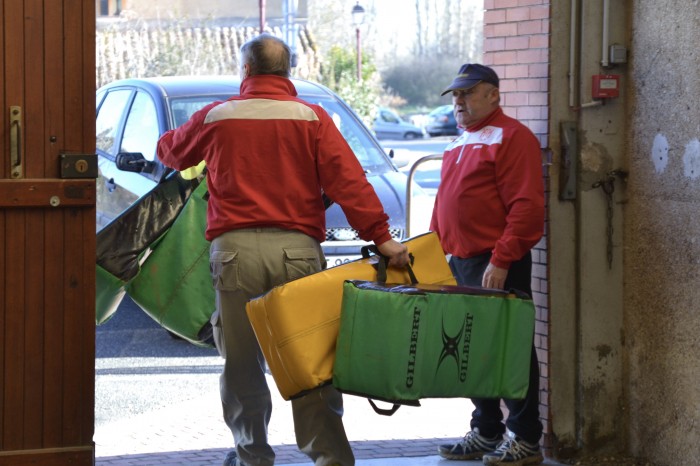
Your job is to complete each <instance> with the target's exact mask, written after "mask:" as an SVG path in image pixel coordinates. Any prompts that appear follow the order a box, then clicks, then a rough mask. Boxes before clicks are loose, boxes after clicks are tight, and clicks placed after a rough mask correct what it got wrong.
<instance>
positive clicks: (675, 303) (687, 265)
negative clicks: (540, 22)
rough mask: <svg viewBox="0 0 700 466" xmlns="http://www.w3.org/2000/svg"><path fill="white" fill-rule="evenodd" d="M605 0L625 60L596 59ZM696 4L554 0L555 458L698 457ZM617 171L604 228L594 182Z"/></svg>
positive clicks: (665, 461)
mask: <svg viewBox="0 0 700 466" xmlns="http://www.w3.org/2000/svg"><path fill="white" fill-rule="evenodd" d="M605 4H608V5H609V6H610V10H609V11H608V26H609V43H611V44H612V43H618V44H621V45H624V46H626V47H627V48H628V50H629V55H628V56H629V62H628V63H627V64H625V65H617V66H610V67H604V66H603V65H602V64H601V58H602V39H603V24H604V23H603V17H604V9H603V6H604V5H605ZM572 7H573V8H574V11H575V12H576V14H575V15H574V16H575V18H574V17H572ZM698 8H700V5H699V4H698V2H697V1H682V0H675V1H668V2H657V1H653V0H637V1H609V2H605V1H589V0H571V1H561V2H552V5H551V18H552V31H551V54H550V55H551V61H550V64H551V66H550V76H551V78H550V143H551V145H552V148H553V149H554V159H553V166H552V170H551V171H550V173H551V174H552V196H551V197H550V210H549V214H550V236H549V245H550V247H549V251H548V253H549V265H550V269H549V276H550V322H551V325H550V339H551V342H550V383H551V395H550V398H551V412H552V416H551V417H552V431H553V433H554V437H555V449H554V451H555V454H557V455H558V456H567V455H570V454H573V455H578V456H581V455H586V454H601V453H606V452H611V453H628V454H632V455H635V456H638V457H645V458H647V459H649V460H650V461H651V462H653V463H654V464H656V465H658V466H663V465H675V464H696V463H697V458H698V457H699V456H700V445H699V444H698V443H697V441H696V440H697V438H698V437H699V435H698V429H699V426H700V390H698V388H697V381H698V380H700V379H699V377H698V376H699V375H700V358H698V355H697V349H698V346H699V343H698V335H700V313H698V307H699V306H698V302H700V286H698V283H699V282H698V275H699V270H700V222H698V221H697V220H696V218H697V212H698V211H699V210H700V105H698V103H697V97H698V96H700V73H699V71H698V70H700V53H699V52H698V51H697V45H696V44H697V43H698V42H699V41H700V29H699V28H698V25H699V21H698V18H699V11H698ZM572 30H573V34H572ZM572 41H573V43H574V48H573V49H572V48H571V44H572ZM572 50H573V51H574V53H573V54H572ZM572 58H573V60H574V66H573V67H571V66H570V64H571V59H572ZM599 73H605V74H616V75H619V76H620V79H621V83H622V88H621V94H620V97H619V98H617V99H609V100H606V101H605V105H599V104H596V103H595V101H593V100H592V99H591V75H594V74H599ZM565 122H566V123H569V124H571V125H572V127H573V128H574V133H575V135H576V137H577V139H578V149H577V150H576V153H575V154H574V157H573V158H572V161H573V163H575V166H576V167H577V169H578V171H577V179H576V183H575V189H574V196H573V198H572V199H567V200H563V199H561V198H560V197H559V196H557V189H558V185H559V183H560V182H561V181H562V180H563V179H564V176H563V172H562V171H561V168H562V166H563V165H564V162H565V160H564V159H565V150H563V149H562V144H563V141H564V139H565V138H564V137H563V133H562V130H561V125H562V123H565ZM614 169H622V170H624V171H626V172H628V173H629V176H628V177H626V178H624V177H617V176H613V177H612V178H613V179H614V180H615V181H614V182H613V186H614V188H615V190H614V192H613V194H612V210H611V211H610V212H611V213H612V222H611V223H610V225H612V232H611V233H612V234H611V235H609V230H608V209H607V203H606V197H605V195H604V193H603V191H602V190H601V189H600V188H596V187H595V186H596V185H597V184H598V183H599V182H600V181H603V180H606V179H608V174H609V173H610V171H611V170H614ZM608 238H611V239H612V248H611V250H610V252H611V253H612V256H611V259H612V260H611V262H610V263H608V254H607V253H608Z"/></svg>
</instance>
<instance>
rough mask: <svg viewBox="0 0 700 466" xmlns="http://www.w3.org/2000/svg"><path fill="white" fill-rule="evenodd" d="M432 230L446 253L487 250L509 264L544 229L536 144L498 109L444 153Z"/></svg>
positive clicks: (495, 259) (498, 262) (498, 263)
mask: <svg viewBox="0 0 700 466" xmlns="http://www.w3.org/2000/svg"><path fill="white" fill-rule="evenodd" d="M431 230H433V231H435V232H436V233H437V234H438V236H439V237H440V242H441V244H442V247H443V249H444V250H445V252H447V253H450V254H452V255H454V256H457V257H461V258H469V257H473V256H477V255H479V254H483V253H485V252H489V251H491V252H492V256H491V263H492V264H493V265H495V266H497V267H501V268H505V269H507V268H509V267H510V264H511V263H512V262H515V261H517V260H520V259H522V257H523V256H525V254H527V252H528V251H529V250H530V249H532V247H533V246H534V245H535V244H537V242H538V241H539V240H540V238H541V237H542V234H543V231H544V186H543V180H542V162H541V156H540V147H539V142H538V140H537V138H536V137H535V135H534V134H532V132H531V131H530V130H529V129H528V128H527V127H526V126H525V125H523V124H522V123H520V122H519V121H517V120H516V119H514V118H511V117H509V116H507V115H505V114H504V113H503V110H502V109H501V108H498V109H497V110H495V111H494V112H493V113H492V114H491V115H489V116H488V117H487V118H485V119H484V120H483V121H481V122H479V123H478V124H477V125H475V126H473V127H470V128H467V130H466V131H465V132H464V133H463V134H462V135H461V136H459V137H458V138H457V139H455V140H454V141H453V142H452V143H451V144H450V145H449V146H447V148H446V149H445V153H444V156H443V162H442V172H441V181H440V187H439V188H438V193H437V196H436V199H435V209H434V210H433V217H432V221H431Z"/></svg>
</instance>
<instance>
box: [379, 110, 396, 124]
mask: <svg viewBox="0 0 700 466" xmlns="http://www.w3.org/2000/svg"><path fill="white" fill-rule="evenodd" d="M381 115H382V120H384V121H386V122H387V123H399V119H398V118H397V117H396V115H394V114H393V113H391V112H387V111H382V112H381Z"/></svg>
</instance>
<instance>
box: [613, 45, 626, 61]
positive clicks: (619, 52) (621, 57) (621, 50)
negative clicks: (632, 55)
mask: <svg viewBox="0 0 700 466" xmlns="http://www.w3.org/2000/svg"><path fill="white" fill-rule="evenodd" d="M622 63H627V48H626V47H625V46H624V45H620V44H612V45H611V46H610V64H611V65H620V64H622Z"/></svg>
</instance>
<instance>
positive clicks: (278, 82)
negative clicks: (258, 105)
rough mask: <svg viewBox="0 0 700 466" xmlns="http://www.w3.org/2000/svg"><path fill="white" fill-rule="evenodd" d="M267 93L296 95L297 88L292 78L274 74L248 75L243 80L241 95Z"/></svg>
mask: <svg viewBox="0 0 700 466" xmlns="http://www.w3.org/2000/svg"><path fill="white" fill-rule="evenodd" d="M265 94H273V95H279V94H283V95H289V96H292V97H296V96H297V90H296V88H295V87H294V84H292V81H291V80H290V79H288V78H283V77H282V76H276V75H273V74H258V75H255V76H248V77H247V78H245V79H243V81H241V97H249V96H251V97H252V96H259V95H265Z"/></svg>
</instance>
